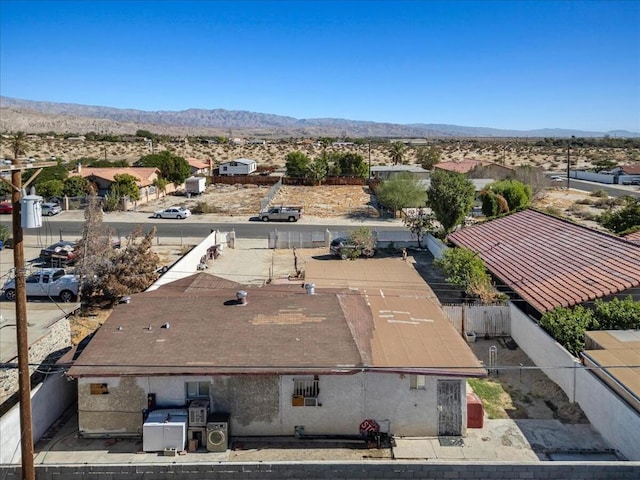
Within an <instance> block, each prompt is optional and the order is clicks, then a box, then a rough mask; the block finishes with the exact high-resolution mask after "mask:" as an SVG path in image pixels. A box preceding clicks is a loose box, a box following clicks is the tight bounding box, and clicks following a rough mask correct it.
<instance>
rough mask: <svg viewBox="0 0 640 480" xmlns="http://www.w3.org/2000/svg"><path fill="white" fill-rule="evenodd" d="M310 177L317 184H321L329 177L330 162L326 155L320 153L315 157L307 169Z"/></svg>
mask: <svg viewBox="0 0 640 480" xmlns="http://www.w3.org/2000/svg"><path fill="white" fill-rule="evenodd" d="M307 172H308V177H309V178H310V179H311V180H312V181H313V183H314V184H315V185H321V184H322V182H324V181H325V180H326V179H327V175H328V174H329V162H328V161H327V157H326V155H320V156H319V157H317V158H315V159H314V160H313V161H312V162H311V163H310V164H309V168H308V169H307Z"/></svg>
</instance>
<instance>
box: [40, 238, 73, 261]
mask: <svg viewBox="0 0 640 480" xmlns="http://www.w3.org/2000/svg"><path fill="white" fill-rule="evenodd" d="M77 248H78V242H72V241H69V240H62V241H60V242H56V243H54V244H53V245H49V246H48V247H47V248H43V249H42V250H40V261H42V262H43V263H46V264H48V265H51V264H56V265H72V264H73V263H74V262H75V261H76V259H77V258H78V251H77Z"/></svg>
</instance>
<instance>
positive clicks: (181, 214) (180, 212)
mask: <svg viewBox="0 0 640 480" xmlns="http://www.w3.org/2000/svg"><path fill="white" fill-rule="evenodd" d="M189 216H191V211H190V210H189V209H188V208H182V207H171V208H166V209H164V210H158V211H157V212H155V213H154V214H153V218H177V219H180V220H182V219H184V218H187V217H189Z"/></svg>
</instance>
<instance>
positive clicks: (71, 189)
mask: <svg viewBox="0 0 640 480" xmlns="http://www.w3.org/2000/svg"><path fill="white" fill-rule="evenodd" d="M90 188H91V184H90V183H89V180H87V179H86V178H84V177H81V176H80V175H73V176H71V177H67V178H65V180H64V183H63V187H62V194H63V195H66V196H67V197H80V196H83V195H86V194H87V193H88V192H89V189H90Z"/></svg>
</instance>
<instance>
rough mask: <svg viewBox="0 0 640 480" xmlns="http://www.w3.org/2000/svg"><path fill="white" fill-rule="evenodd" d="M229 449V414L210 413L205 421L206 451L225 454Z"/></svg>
mask: <svg viewBox="0 0 640 480" xmlns="http://www.w3.org/2000/svg"><path fill="white" fill-rule="evenodd" d="M227 448H229V414H228V413H212V414H211V415H209V418H208V419H207V450H208V451H209V452H226V451H227Z"/></svg>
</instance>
